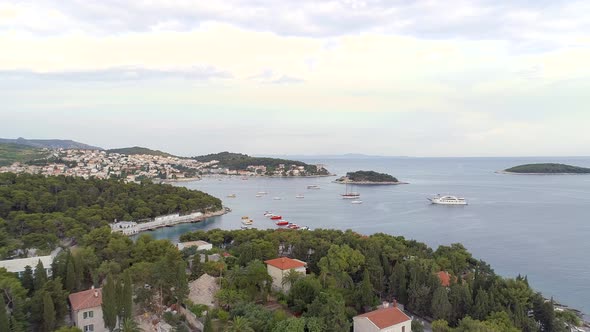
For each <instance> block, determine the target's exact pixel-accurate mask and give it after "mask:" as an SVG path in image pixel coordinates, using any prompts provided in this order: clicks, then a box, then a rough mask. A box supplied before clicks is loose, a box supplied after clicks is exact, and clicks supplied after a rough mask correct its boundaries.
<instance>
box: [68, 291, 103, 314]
mask: <svg viewBox="0 0 590 332" xmlns="http://www.w3.org/2000/svg"><path fill="white" fill-rule="evenodd" d="M69 298H70V304H71V305H72V310H73V311H78V310H82V309H89V308H95V307H100V306H101V305H102V289H101V288H94V289H88V290H85V291H81V292H78V293H72V294H70V296H69Z"/></svg>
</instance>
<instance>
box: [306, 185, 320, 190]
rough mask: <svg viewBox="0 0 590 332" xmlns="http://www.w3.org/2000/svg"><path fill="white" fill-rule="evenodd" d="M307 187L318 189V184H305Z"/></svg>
mask: <svg viewBox="0 0 590 332" xmlns="http://www.w3.org/2000/svg"><path fill="white" fill-rule="evenodd" d="M307 189H320V186H318V185H317V184H310V185H309V186H307Z"/></svg>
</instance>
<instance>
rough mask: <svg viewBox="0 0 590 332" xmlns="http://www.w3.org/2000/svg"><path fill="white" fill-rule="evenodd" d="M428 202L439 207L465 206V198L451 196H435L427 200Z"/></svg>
mask: <svg viewBox="0 0 590 332" xmlns="http://www.w3.org/2000/svg"><path fill="white" fill-rule="evenodd" d="M428 200H429V201H430V202H431V203H432V204H439V205H467V201H465V198H462V197H457V196H451V195H445V196H441V195H436V196H434V197H430V198H428Z"/></svg>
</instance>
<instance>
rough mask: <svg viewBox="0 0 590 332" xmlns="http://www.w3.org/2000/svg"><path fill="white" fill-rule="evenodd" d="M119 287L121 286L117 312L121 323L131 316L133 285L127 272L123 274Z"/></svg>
mask: <svg viewBox="0 0 590 332" xmlns="http://www.w3.org/2000/svg"><path fill="white" fill-rule="evenodd" d="M119 285H121V287H120V288H121V292H120V294H119V301H118V307H119V309H118V312H119V317H120V319H121V321H123V322H125V321H126V320H130V319H131V317H132V316H133V312H132V310H133V283H132V281H131V274H130V273H129V270H127V271H125V273H123V282H122V283H119Z"/></svg>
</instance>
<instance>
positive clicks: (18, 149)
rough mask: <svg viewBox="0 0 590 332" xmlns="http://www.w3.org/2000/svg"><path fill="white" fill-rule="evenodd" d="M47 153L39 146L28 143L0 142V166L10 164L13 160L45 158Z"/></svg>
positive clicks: (23, 160) (24, 160)
mask: <svg viewBox="0 0 590 332" xmlns="http://www.w3.org/2000/svg"><path fill="white" fill-rule="evenodd" d="M48 155H49V153H48V152H47V151H43V150H42V149H40V148H35V147H32V146H28V145H22V144H14V143H1V142H0V166H5V165H10V164H12V163H15V162H27V161H31V160H35V159H42V158H47V157H48Z"/></svg>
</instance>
